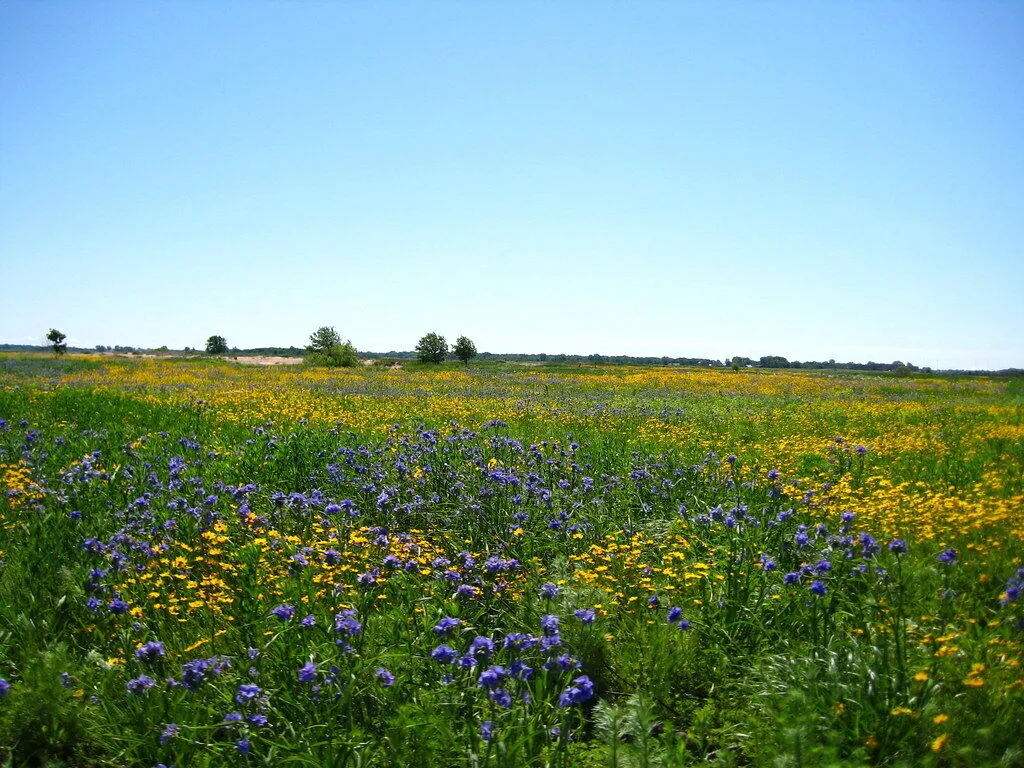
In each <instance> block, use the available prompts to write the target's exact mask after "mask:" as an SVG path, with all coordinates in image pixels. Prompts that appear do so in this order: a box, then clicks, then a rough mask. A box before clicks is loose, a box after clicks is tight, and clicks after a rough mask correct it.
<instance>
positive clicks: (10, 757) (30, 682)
mask: <svg viewBox="0 0 1024 768" xmlns="http://www.w3.org/2000/svg"><path fill="white" fill-rule="evenodd" d="M69 663H70V662H69V660H68V657H67V654H66V652H65V649H63V648H55V649H54V650H51V651H47V652H44V653H41V654H39V655H38V656H35V657H34V658H32V659H31V660H30V665H29V667H28V668H26V669H25V671H24V674H23V675H22V676H21V679H20V680H19V681H18V683H17V684H16V685H13V686H12V687H11V691H10V692H9V694H8V695H7V696H6V697H4V699H0V761H3V763H4V764H5V765H17V766H49V765H64V764H67V765H84V764H88V760H89V757H90V756H91V755H95V754H97V753H98V752H99V747H98V744H97V741H98V739H97V738H96V735H95V723H94V718H92V717H90V715H89V714H88V712H87V710H86V708H85V707H83V705H82V701H81V695H80V694H79V696H78V697H76V696H75V693H74V686H76V685H77V683H78V682H79V681H78V679H77V676H73V675H71V674H70V673H69V669H70V667H69ZM62 673H63V675H66V677H62ZM62 680H66V681H67V682H66V683H62Z"/></svg>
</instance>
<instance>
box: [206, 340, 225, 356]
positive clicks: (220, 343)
mask: <svg viewBox="0 0 1024 768" xmlns="http://www.w3.org/2000/svg"><path fill="white" fill-rule="evenodd" d="M227 351H228V343H227V341H226V340H225V339H224V337H223V336H211V337H210V338H208V339H207V340H206V352H207V354H210V355H224V354H227Z"/></svg>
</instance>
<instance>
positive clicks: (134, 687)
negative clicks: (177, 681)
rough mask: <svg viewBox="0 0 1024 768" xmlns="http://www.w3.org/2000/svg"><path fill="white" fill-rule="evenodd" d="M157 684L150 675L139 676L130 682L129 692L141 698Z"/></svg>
mask: <svg viewBox="0 0 1024 768" xmlns="http://www.w3.org/2000/svg"><path fill="white" fill-rule="evenodd" d="M155 684H156V680H154V679H153V678H152V677H150V676H149V675H139V676H138V677H136V678H135V679H134V680H129V681H128V690H129V691H131V692H132V693H134V694H135V695H136V696H141V695H142V694H144V693H145V692H146V691H148V690H149V689H150V688H152V687H153V686H154V685H155Z"/></svg>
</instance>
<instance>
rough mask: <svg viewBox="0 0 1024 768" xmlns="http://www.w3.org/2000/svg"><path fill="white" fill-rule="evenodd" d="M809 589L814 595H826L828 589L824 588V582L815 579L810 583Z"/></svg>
mask: <svg viewBox="0 0 1024 768" xmlns="http://www.w3.org/2000/svg"><path fill="white" fill-rule="evenodd" d="M810 589H811V592H813V593H814V594H816V595H827V594H828V588H827V587H826V586H825V582H823V581H822V580H821V579H815V580H814V581H812V582H811V587H810Z"/></svg>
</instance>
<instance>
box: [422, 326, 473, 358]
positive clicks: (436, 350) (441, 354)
mask: <svg viewBox="0 0 1024 768" xmlns="http://www.w3.org/2000/svg"><path fill="white" fill-rule="evenodd" d="M467 341H468V339H467ZM416 353H417V355H418V357H419V360H420V362H421V363H443V362H444V361H445V358H447V357H448V342H447V341H445V340H444V336H439V335H438V334H436V333H428V334H427V335H426V336H424V337H423V338H422V339H420V340H419V342H418V343H417V344H416Z"/></svg>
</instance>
